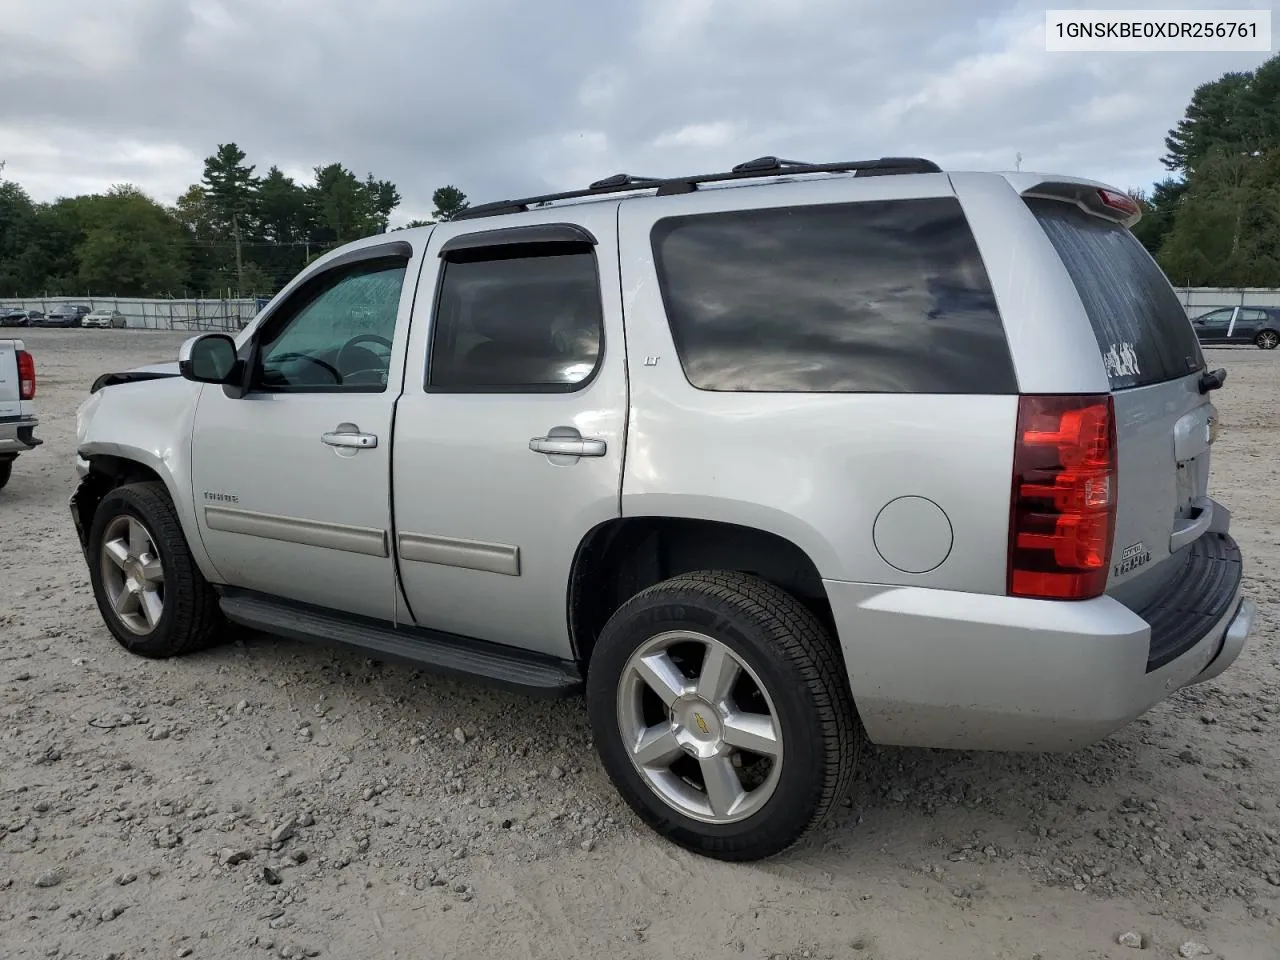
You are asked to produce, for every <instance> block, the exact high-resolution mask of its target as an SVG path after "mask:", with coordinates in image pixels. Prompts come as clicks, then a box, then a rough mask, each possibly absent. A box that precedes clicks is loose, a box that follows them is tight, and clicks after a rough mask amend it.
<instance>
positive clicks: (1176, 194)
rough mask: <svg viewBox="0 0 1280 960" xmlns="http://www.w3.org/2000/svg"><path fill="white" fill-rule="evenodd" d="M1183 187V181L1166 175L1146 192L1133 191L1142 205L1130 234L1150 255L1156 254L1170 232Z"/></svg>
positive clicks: (1183, 190)
mask: <svg viewBox="0 0 1280 960" xmlns="http://www.w3.org/2000/svg"><path fill="white" fill-rule="evenodd" d="M1186 190H1187V184H1186V181H1185V180H1177V179H1175V178H1173V177H1166V178H1165V179H1164V180H1161V181H1160V182H1159V183H1157V184H1156V185H1155V186H1154V187H1153V188H1152V189H1151V192H1150V194H1148V193H1147V192H1146V191H1133V195H1134V198H1135V199H1136V200H1137V201H1138V205H1139V206H1141V207H1142V219H1141V220H1139V221H1138V222H1137V223H1136V224H1135V225H1134V227H1133V234H1134V236H1136V237H1137V238H1138V239H1139V240H1140V241H1142V244H1143V246H1145V247H1146V248H1147V251H1148V252H1149V253H1151V254H1152V256H1154V255H1155V254H1157V253H1159V251H1160V247H1161V245H1162V244H1163V243H1164V241H1165V239H1166V238H1167V237H1168V236H1169V234H1170V233H1171V232H1172V231H1173V224H1174V220H1175V218H1176V217H1177V214H1178V206H1179V204H1180V203H1181V201H1182V197H1183V194H1185V193H1186Z"/></svg>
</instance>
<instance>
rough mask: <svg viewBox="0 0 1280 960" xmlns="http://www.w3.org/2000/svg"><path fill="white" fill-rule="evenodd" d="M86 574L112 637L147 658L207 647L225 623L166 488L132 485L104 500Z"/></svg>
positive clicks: (92, 533) (96, 517) (93, 530)
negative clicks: (183, 531)
mask: <svg viewBox="0 0 1280 960" xmlns="http://www.w3.org/2000/svg"><path fill="white" fill-rule="evenodd" d="M88 557H89V579H90V581H91V582H92V584H93V595H94V598H95V599H96V600H97V602H98V610H99V611H100V612H101V614H102V619H103V620H104V621H105V623H106V625H107V629H109V630H110V631H111V634H112V636H114V637H115V638H116V640H117V641H118V642H119V643H120V644H121V645H122V646H124V647H125V648H126V649H128V650H130V651H131V652H133V653H136V654H139V655H140V656H144V657H173V656H178V655H181V654H184V653H190V652H192V651H195V650H199V649H202V648H204V647H207V646H210V645H211V644H212V643H214V642H216V640H217V639H218V635H219V632H220V628H221V626H222V614H221V611H220V610H219V609H218V599H217V596H216V594H215V593H214V591H213V588H212V587H211V586H209V583H208V581H206V580H205V579H204V577H203V576H202V575H201V573H200V571H199V569H198V568H197V567H196V565H195V561H194V560H193V559H192V557H191V551H190V550H189V549H188V547H187V541H186V537H185V536H184V535H183V533H182V526H181V524H180V523H179V522H178V517H177V513H176V512H175V511H174V508H173V503H172V502H171V501H170V499H169V495H168V492H167V491H166V490H165V488H164V485H163V484H161V483H157V482H154V481H152V482H147V483H131V484H127V485H125V486H122V487H117V488H116V489H114V490H112V491H111V492H110V493H108V494H107V495H106V496H105V497H103V499H102V502H101V503H100V504H99V505H98V509H97V510H96V511H95V513H94V515H93V523H92V524H91V526H90V529H89V546H88Z"/></svg>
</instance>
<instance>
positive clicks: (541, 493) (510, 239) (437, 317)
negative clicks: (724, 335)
mask: <svg viewBox="0 0 1280 960" xmlns="http://www.w3.org/2000/svg"><path fill="white" fill-rule="evenodd" d="M616 216H617V204H616V203H593V204H590V205H584V206H581V207H577V208H572V209H571V210H565V209H563V208H562V209H559V210H546V211H538V212H535V213H531V214H529V215H528V216H527V217H521V218H520V225H519V226H514V227H507V226H502V227H497V228H495V225H494V223H493V221H487V220H483V219H477V220H464V221H461V222H458V223H449V224H442V225H440V226H438V227H437V228H436V230H435V232H434V234H433V235H432V239H431V245H430V246H429V247H428V249H427V253H426V263H425V265H424V267H423V271H422V275H421V278H420V281H419V284H418V293H417V301H416V305H415V308H414V316H415V317H416V318H419V322H415V323H414V327H413V334H412V338H411V341H410V344H409V360H408V367H407V370H406V374H405V389H404V394H403V395H402V396H401V398H400V400H399V403H398V405H397V409H396V425H395V442H394V447H393V454H392V484H393V494H392V496H393V501H394V522H395V534H396V536H395V547H396V551H397V561H398V564H399V570H400V577H401V583H402V584H403V587H404V592H405V597H406V599H407V600H408V603H409V606H410V609H411V613H412V617H413V619H414V621H415V622H416V623H417V624H418V625H420V626H424V627H430V628H432V629H435V630H442V631H445V632H449V633H455V634H461V635H464V636H471V637H476V638H479V639H482V640H488V641H491V642H496V643H502V644H508V645H512V646H517V647H522V648H525V649H529V650H534V651H538V652H541V653H546V654H551V655H553V656H558V657H566V658H567V657H569V656H570V655H571V644H570V638H569V624H568V616H567V612H568V587H569V579H570V573H571V570H572V567H573V561H574V557H575V555H576V553H577V550H578V546H579V544H580V543H581V542H582V539H583V537H584V536H585V535H586V534H587V533H588V531H590V530H591V529H592V528H593V527H595V526H596V525H597V524H600V523H603V522H605V521H608V520H611V519H614V518H616V517H617V516H618V515H619V508H618V504H619V487H620V483H621V475H622V462H623V440H624V435H625V430H626V418H627V370H626V354H625V351H624V347H623V330H622V308H621V296H620V292H619V286H618V257H617V247H618V245H617V232H616ZM428 316H430V323H424V322H420V321H421V320H422V319H425V318H426V317H428Z"/></svg>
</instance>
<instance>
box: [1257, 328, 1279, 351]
mask: <svg viewBox="0 0 1280 960" xmlns="http://www.w3.org/2000/svg"><path fill="white" fill-rule="evenodd" d="M1253 342H1254V343H1256V344H1257V345H1258V347H1259V349H1262V350H1274V349H1275V348H1276V347H1277V346H1278V345H1280V333H1277V332H1276V331H1275V330H1263V331H1262V332H1261V333H1259V334H1258V335H1257V336H1256V337H1254V338H1253Z"/></svg>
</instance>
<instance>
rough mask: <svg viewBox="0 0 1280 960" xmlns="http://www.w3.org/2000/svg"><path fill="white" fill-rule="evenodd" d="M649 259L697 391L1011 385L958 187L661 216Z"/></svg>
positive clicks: (969, 389)
mask: <svg viewBox="0 0 1280 960" xmlns="http://www.w3.org/2000/svg"><path fill="white" fill-rule="evenodd" d="M652 241H653V252H654V262H655V266H656V269H657V273H658V281H659V286H660V288H661V291H662V299H663V304H664V306H665V308H666V312H667V317H668V319H669V321H670V323H671V332H672V337H673V338H674V340H675V345H676V351H677V353H678V354H679V358H680V363H681V365H682V366H683V368H684V372H685V376H686V377H687V378H688V380H689V382H690V383H691V384H693V386H695V387H697V388H699V389H702V390H730V391H771V392H822V393H852V392H875V393H960V394H973V393H986V394H997V393H1016V392H1017V381H1016V379H1015V377H1014V372H1013V361H1012V359H1011V358H1010V355H1009V347H1008V344H1007V343H1006V342H1005V336H1004V327H1003V325H1002V324H1001V322H1000V314H999V311H998V310H997V308H996V302H995V296H994V295H993V294H992V291H991V285H990V282H989V281H988V279H987V273H986V270H985V268H984V267H983V264H982V258H981V257H980V256H979V254H978V248H977V246H976V244H975V243H974V239H973V235H972V233H971V232H970V230H969V225H968V223H967V221H966V220H965V217H964V213H963V212H962V211H961V209H960V204H959V202H958V201H957V200H956V199H955V198H954V197H942V198H930V199H918V200H892V201H871V202H863V203H844V204H829V205H822V206H802V207H782V208H772V209H766V210H738V211H733V212H727V213H711V214H694V215H689V216H681V217H671V218H667V219H664V220H660V221H659V222H658V223H657V224H655V225H654V228H653V235H652Z"/></svg>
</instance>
